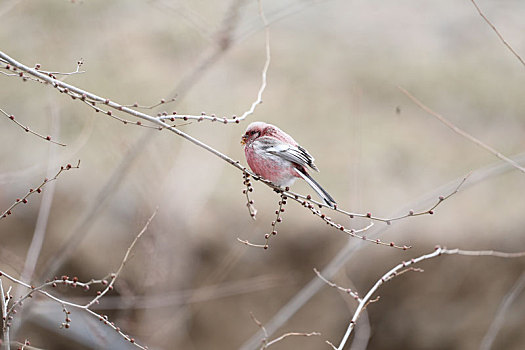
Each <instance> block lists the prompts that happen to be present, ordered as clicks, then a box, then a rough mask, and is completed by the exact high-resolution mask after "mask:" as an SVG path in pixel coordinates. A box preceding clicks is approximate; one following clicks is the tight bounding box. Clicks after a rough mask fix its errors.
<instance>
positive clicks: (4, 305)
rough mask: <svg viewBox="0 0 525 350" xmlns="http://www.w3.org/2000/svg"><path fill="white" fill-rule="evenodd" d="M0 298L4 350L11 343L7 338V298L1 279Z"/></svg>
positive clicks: (9, 346)
mask: <svg viewBox="0 0 525 350" xmlns="http://www.w3.org/2000/svg"><path fill="white" fill-rule="evenodd" d="M0 298H1V299H2V301H1V307H2V333H3V335H4V337H3V338H4V346H3V349H4V350H10V349H11V344H10V340H9V326H8V325H7V322H8V321H9V320H8V319H7V303H8V302H9V300H6V295H5V294H4V287H3V286H2V280H1V279H0Z"/></svg>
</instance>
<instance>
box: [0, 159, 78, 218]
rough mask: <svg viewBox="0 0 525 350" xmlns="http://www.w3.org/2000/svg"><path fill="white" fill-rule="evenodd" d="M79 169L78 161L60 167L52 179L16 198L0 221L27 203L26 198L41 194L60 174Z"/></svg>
mask: <svg viewBox="0 0 525 350" xmlns="http://www.w3.org/2000/svg"><path fill="white" fill-rule="evenodd" d="M79 167H80V160H79V161H78V164H77V165H76V166H72V165H71V164H68V165H66V166H62V167H60V170H59V171H58V172H57V173H56V175H55V176H54V177H52V178H51V179H47V178H45V179H44V181H42V183H41V184H40V185H38V187H37V188H35V189H32V188H30V189H29V191H28V192H27V193H26V195H25V196H24V197H22V198H17V199H16V200H15V202H14V203H13V204H11V206H10V207H9V208H7V209H6V210H5V211H4V212H3V213H2V214H0V220H1V219H3V218H6V217H7V216H8V215H11V213H12V210H13V209H14V208H15V207H16V206H17V205H19V204H20V203H24V204H25V203H27V198H28V197H29V196H31V195H32V194H34V193H41V192H42V188H43V187H44V186H45V185H46V184H48V183H49V182H51V181H55V180H56V179H57V178H58V177H59V176H60V174H62V172H64V171H67V170H70V169H78V168H79Z"/></svg>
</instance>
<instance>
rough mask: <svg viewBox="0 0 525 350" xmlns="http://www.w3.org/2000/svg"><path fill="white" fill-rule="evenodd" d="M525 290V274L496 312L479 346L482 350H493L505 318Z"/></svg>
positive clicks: (522, 274) (524, 273)
mask: <svg viewBox="0 0 525 350" xmlns="http://www.w3.org/2000/svg"><path fill="white" fill-rule="evenodd" d="M524 288H525V272H522V273H521V276H520V277H519V278H518V280H517V281H516V283H514V285H513V286H512V288H511V289H510V290H509V292H508V293H507V294H506V295H505V297H504V298H503V300H502V301H501V303H500V305H499V307H498V310H497V311H496V315H495V316H494V319H493V320H492V323H491V324H490V327H489V329H488V330H487V333H486V334H485V336H484V337H483V340H482V341H481V345H480V346H479V349H480V350H490V349H492V345H493V344H494V341H495V340H496V337H497V335H498V333H499V331H500V329H501V326H502V325H503V322H504V321H505V316H506V314H507V312H508V311H509V308H510V306H511V305H512V303H513V302H514V300H516V298H517V297H518V296H519V295H520V294H521V292H523V289H524Z"/></svg>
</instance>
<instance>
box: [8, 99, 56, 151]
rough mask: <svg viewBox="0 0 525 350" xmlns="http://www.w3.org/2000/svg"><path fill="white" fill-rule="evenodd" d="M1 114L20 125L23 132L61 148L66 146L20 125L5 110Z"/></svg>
mask: <svg viewBox="0 0 525 350" xmlns="http://www.w3.org/2000/svg"><path fill="white" fill-rule="evenodd" d="M0 112H1V113H2V114H3V115H5V116H6V117H7V119H9V120H11V121H12V122H13V123H15V124H16V125H18V126H19V127H20V128H22V130H24V131H25V132H28V133H30V134H33V135H35V136H37V137H40V138H41V139H42V140H46V141H49V142H51V143H54V144H55V145H59V146H66V144H64V143H61V142H57V141H54V140H53V139H52V138H51V136H49V135H46V136H44V135H42V134H39V133H37V132H36V131H33V130H31V129H30V128H29V127H27V126H25V125H23V124H22V123H20V122H19V121H18V120H16V119H15V116H14V115H12V114H8V113H7V112H5V111H4V110H3V109H1V108H0Z"/></svg>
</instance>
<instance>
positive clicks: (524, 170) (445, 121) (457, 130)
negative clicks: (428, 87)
mask: <svg viewBox="0 0 525 350" xmlns="http://www.w3.org/2000/svg"><path fill="white" fill-rule="evenodd" d="M398 88H399V90H401V92H402V93H404V94H405V95H406V96H407V97H408V98H409V99H411V100H412V102H414V103H415V104H416V105H417V106H418V107H419V108H421V109H422V110H424V111H425V112H427V113H428V114H430V115H431V116H433V117H434V118H436V119H437V120H439V121H440V122H442V123H443V124H445V125H446V126H448V127H449V128H450V129H452V131H454V132H455V133H457V134H459V135H461V136H463V137H464V138H466V139H467V140H469V141H471V142H473V143H475V144H476V145H478V146H480V147H481V148H483V149H485V150H486V151H489V152H490V153H492V154H493V155H495V156H496V157H498V158H499V159H501V160H503V161H505V162H507V163H509V164H510V165H512V166H513V167H514V168H516V169H518V170H519V171H521V172H522V173H525V168H523V167H522V166H520V165H519V164H518V163H516V162H515V161H513V160H512V159H510V158H508V157H506V156H504V155H503V154H501V153H500V152H498V151H496V150H495V149H494V148H492V147H490V146H489V145H487V144H486V143H484V142H482V141H480V140H479V139H477V138H475V137H474V136H472V135H470V134H469V133H467V132H466V131H464V130H462V129H460V128H458V127H457V126H456V125H454V124H453V123H452V122H451V121H450V120H448V119H446V118H445V117H443V116H442V115H441V114H439V113H436V112H434V111H433V110H432V109H430V108H429V107H427V106H426V105H424V104H423V102H421V101H420V100H418V99H417V98H416V97H415V96H414V95H412V94H411V93H410V92H408V91H407V90H405V89H404V88H402V87H400V86H399V87H398Z"/></svg>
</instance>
